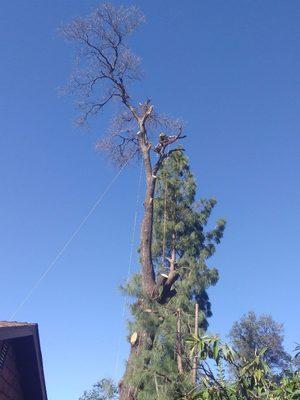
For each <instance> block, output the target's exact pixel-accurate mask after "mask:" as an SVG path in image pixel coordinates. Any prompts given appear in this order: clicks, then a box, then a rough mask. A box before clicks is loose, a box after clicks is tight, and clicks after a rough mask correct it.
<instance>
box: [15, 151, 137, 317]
mask: <svg viewBox="0 0 300 400" xmlns="http://www.w3.org/2000/svg"><path fill="white" fill-rule="evenodd" d="M130 160H131V158H130V159H128V160H127V162H126V163H125V164H123V166H122V167H121V168H120V169H119V171H118V172H117V174H116V175H115V176H114V177H113V179H112V180H111V181H110V183H109V184H108V185H107V187H106V188H105V189H104V191H103V192H102V193H101V194H100V196H99V197H98V198H97V200H96V201H95V203H94V205H93V206H92V207H91V208H90V210H89V212H88V213H87V214H86V216H85V217H84V218H83V219H82V221H81V222H80V224H79V225H78V226H77V228H76V229H75V230H74V232H73V233H72V235H71V236H70V238H69V239H68V240H67V241H66V242H65V244H64V245H63V246H62V248H61V249H60V250H59V251H58V253H57V254H56V256H55V257H54V259H53V260H52V261H51V263H50V264H49V265H48V267H47V268H46V269H45V271H44V272H43V273H42V275H41V276H40V277H39V279H38V280H37V281H36V282H35V283H34V285H33V286H32V287H31V289H30V290H29V292H28V293H27V295H26V296H25V297H24V298H23V300H22V301H21V302H20V303H19V305H18V306H17V308H16V309H15V311H14V312H13V313H12V315H11V316H10V319H9V320H10V321H11V320H13V319H14V318H15V316H16V314H18V312H19V311H20V310H21V309H22V308H23V307H24V305H25V304H26V303H27V302H28V301H29V300H30V298H31V297H32V295H33V293H34V292H35V290H36V289H37V288H38V287H39V286H40V284H41V283H42V282H43V280H44V279H45V278H46V277H47V275H48V274H49V273H50V272H51V271H52V270H53V268H54V267H55V264H56V263H57V261H58V260H59V259H60V258H61V257H62V255H63V254H64V252H65V251H66V249H67V248H68V247H69V245H70V244H71V243H72V242H73V240H74V239H75V237H76V236H77V235H78V234H79V232H80V231H81V229H82V228H83V226H84V225H85V224H86V222H87V221H88V219H89V218H90V216H91V215H92V214H93V213H94V212H95V210H96V209H97V207H98V206H99V205H100V204H101V202H102V200H103V198H104V197H105V195H106V194H107V193H108V192H109V191H110V189H111V188H112V186H113V184H114V183H115V182H116V180H117V179H118V178H119V176H120V175H121V173H122V172H123V170H124V168H125V167H126V166H127V164H128V163H129V161H130Z"/></svg>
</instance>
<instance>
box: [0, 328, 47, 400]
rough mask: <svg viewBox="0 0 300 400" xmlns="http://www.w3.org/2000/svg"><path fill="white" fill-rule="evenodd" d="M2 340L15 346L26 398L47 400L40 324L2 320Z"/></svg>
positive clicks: (0, 334)
mask: <svg viewBox="0 0 300 400" xmlns="http://www.w3.org/2000/svg"><path fill="white" fill-rule="evenodd" d="M0 341H9V342H10V343H12V344H13V346H14V348H15V351H16V355H17V360H18V365H19V370H20V375H21V379H22V386H23V388H24V392H25V398H26V399H27V398H28V399H35V400H47V393H46V385H45V378H44V370H43V361H42V353H41V346H40V339H39V331H38V325H37V324H33V323H28V322H17V321H0Z"/></svg>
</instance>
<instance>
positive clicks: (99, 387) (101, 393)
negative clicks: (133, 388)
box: [79, 379, 118, 400]
mask: <svg viewBox="0 0 300 400" xmlns="http://www.w3.org/2000/svg"><path fill="white" fill-rule="evenodd" d="M117 394H118V389H117V387H116V386H115V384H114V383H113V381H112V380H111V379H101V381H99V382H97V383H95V384H94V385H93V387H92V389H91V390H89V391H85V392H84V393H83V395H82V396H81V397H80V399H79V400H113V399H117Z"/></svg>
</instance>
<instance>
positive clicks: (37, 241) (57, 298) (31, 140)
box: [0, 0, 300, 400]
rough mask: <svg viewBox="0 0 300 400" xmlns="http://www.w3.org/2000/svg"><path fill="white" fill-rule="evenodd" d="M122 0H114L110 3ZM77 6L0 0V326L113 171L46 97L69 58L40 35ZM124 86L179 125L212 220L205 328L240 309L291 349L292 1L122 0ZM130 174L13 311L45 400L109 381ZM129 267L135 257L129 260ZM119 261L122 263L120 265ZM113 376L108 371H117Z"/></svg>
mask: <svg viewBox="0 0 300 400" xmlns="http://www.w3.org/2000/svg"><path fill="white" fill-rule="evenodd" d="M123 3H126V4H127V1H123ZM96 4H97V2H96V1H92V0H91V1H90V0H84V1H83V0H81V1H79V0H73V1H70V0H69V1H68V0H51V1H50V0H42V1H41V0H39V1H34V0H28V1H21V0H13V1H7V0H6V1H3V2H1V15H0V35H1V41H0V53H1V66H0V68H1V73H0V87H1V98H0V111H1V118H0V182H1V198H0V202H1V206H0V220H1V224H0V242H1V246H0V268H1V291H0V319H7V318H9V316H10V315H11V313H12V312H13V311H14V309H15V308H16V306H17V305H18V303H19V302H20V301H21V299H22V298H23V297H24V296H25V295H26V293H27V292H28V290H29V289H30V287H31V286H32V284H33V283H34V282H35V281H36V279H37V278H38V277H39V276H40V274H41V273H42V272H43V271H44V269H45V268H46V267H47V266H48V264H49V262H51V260H52V259H53V258H54V256H55V255H56V253H57V251H58V250H59V249H60V248H61V246H62V245H63V244H64V242H65V241H66V240H67V239H68V238H69V236H70V235H71V233H72V232H73V230H74V229H75V227H76V226H77V224H78V223H79V222H80V220H81V219H82V217H83V216H84V215H85V214H86V213H87V211H88V209H89V207H90V206H91V205H92V204H93V202H94V201H95V199H96V198H97V196H98V194H99V193H101V191H102V190H103V189H104V188H105V186H106V185H107V184H108V183H109V181H110V180H111V178H112V176H113V175H114V174H115V172H116V171H115V170H113V169H112V168H111V167H110V166H109V165H108V163H107V162H106V161H105V160H104V159H103V158H102V157H101V156H100V155H99V154H97V153H95V152H94V150H93V145H94V142H95V141H96V138H97V137H98V136H99V135H101V132H103V131H104V130H105V128H106V126H107V121H108V119H109V114H108V113H104V115H103V117H102V118H101V119H99V120H98V122H97V125H96V129H94V130H93V131H91V132H89V133H87V132H83V131H81V130H79V129H78V128H76V127H75V125H74V123H73V119H74V110H73V107H72V102H71V99H69V98H61V97H59V96H58V91H57V88H58V87H59V86H61V85H63V84H64V83H65V82H66V79H67V77H68V75H69V73H70V70H71V52H70V49H69V48H68V47H67V46H66V44H65V43H64V42H63V40H61V38H59V37H58V35H57V34H56V29H57V27H58V26H59V25H60V23H61V22H63V21H68V20H69V19H70V18H71V17H72V16H75V15H77V14H84V13H87V12H89V11H90V9H91V8H92V7H93V6H95V5H96ZM136 4H137V5H139V6H140V7H141V9H142V10H143V11H144V13H145V14H146V16H147V23H146V24H145V25H144V27H143V28H142V29H141V30H140V31H139V33H138V35H137V36H135V39H134V48H135V50H136V52H138V53H139V54H140V55H141V57H142V59H143V68H144V70H145V80H144V81H143V83H142V86H141V88H140V90H141V93H144V95H145V96H151V97H152V99H153V102H154V104H155V106H156V107H157V108H159V109H160V110H162V111H165V112H167V113H170V114H172V115H174V116H180V117H182V118H183V119H184V120H185V121H186V122H187V127H188V130H187V131H188V134H189V137H188V141H187V146H186V147H187V152H188V154H189V156H190V160H191V164H192V168H193V170H194V172H195V175H196V177H197V181H198V185H199V196H216V197H217V199H218V201H219V203H218V207H217V209H216V212H215V214H214V218H217V217H218V216H222V217H225V218H226V219H227V221H228V227H227V230H226V234H225V238H224V240H223V242H222V244H221V245H220V247H219V249H218V252H217V255H216V256H215V257H214V259H212V260H211V265H212V266H216V267H217V268H218V269H219V271H220V281H219V283H218V284H217V286H216V287H215V288H213V289H211V290H210V292H209V293H210V297H211V301H212V305H213V312H214V316H213V318H212V319H211V322H210V330H211V331H212V332H218V333H220V334H221V335H224V336H225V335H226V334H227V332H228V330H229V328H230V326H231V324H232V322H233V321H234V320H236V319H238V318H239V317H240V316H241V315H242V314H243V313H244V312H247V311H248V310H250V309H252V310H254V311H256V312H258V313H271V314H272V315H273V317H274V318H275V319H276V320H277V321H279V322H283V323H284V325H285V331H286V346H287V348H288V349H289V350H291V349H292V348H293V343H294V342H295V341H300V329H299V328H300V325H299V282H300V272H299V254H298V253H299V237H300V216H299V206H300V187H299V181H300V179H299V178H300V177H299V161H300V157H299V153H300V151H299V147H300V135H299V133H300V132H299V130H300V75H299V71H300V24H299V21H300V3H299V1H298V0H290V1H284V0H281V1H278V0H264V1H258V0H252V1H247V0H244V1H238V0H235V1H232V0H226V1H225V0H222V1H221V0H213V1H209V0H203V1H196V0H194V1H191V0H189V1H174V0H164V1H160V2H159V1H151V2H150V1H146V0H143V1H142V0H137V1H136ZM137 178H138V168H134V167H131V168H129V169H128V170H127V171H126V172H124V173H123V174H122V175H121V177H120V179H119V180H118V182H117V183H116V184H115V186H114V187H113V189H112V190H111V191H110V193H109V194H108V196H107V197H106V198H105V200H104V201H103V203H102V205H101V207H99V209H97V211H96V213H95V214H94V215H93V217H92V218H91V219H90V220H89V221H88V223H87V224H86V225H85V227H84V228H83V229H82V231H81V233H80V235H78V237H77V238H76V239H75V240H74V242H73V243H72V244H71V246H70V247H69V248H68V249H67V251H66V252H65V254H64V256H63V257H62V258H61V260H60V261H59V262H58V263H57V266H56V268H55V270H54V271H52V273H51V274H50V275H49V276H48V277H47V279H46V280H45V281H44V282H43V284H42V285H41V286H40V287H39V288H38V290H37V291H36V292H35V293H34V295H33V297H32V298H31V299H30V301H29V302H28V303H27V304H26V305H25V306H24V307H23V309H22V310H21V311H20V312H19V314H18V315H17V319H18V320H21V321H23V320H25V321H36V322H38V323H39V325H40V334H41V343H42V349H43V355H44V363H45V373H46V380H47V387H48V392H49V399H50V400H73V399H77V398H78V396H79V395H80V394H81V393H82V391H83V390H84V389H85V388H87V387H89V386H90V385H91V384H92V383H93V382H94V381H96V380H97V379H98V378H99V377H102V376H114V375H115V360H116V347H117V343H118V342H119V338H120V335H121V338H122V341H121V349H120V356H121V361H120V362H121V367H122V365H123V364H122V362H123V360H124V359H125V357H126V351H127V346H126V342H125V339H124V335H125V330H124V327H123V326H122V322H121V318H122V304H123V299H122V297H121V295H120V293H119V291H118V285H119V284H120V283H121V282H122V281H123V280H124V278H125V276H126V270H127V266H128V258H129V250H130V235H131V232H132V221H133V214H134V203H135V197H136V189H137ZM135 261H136V260H135ZM134 268H138V265H137V263H136V262H135V263H134ZM120 372H121V368H120V370H119V373H120Z"/></svg>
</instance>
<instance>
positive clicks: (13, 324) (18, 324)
mask: <svg viewBox="0 0 300 400" xmlns="http://www.w3.org/2000/svg"><path fill="white" fill-rule="evenodd" d="M21 326H22V327H24V326H37V324H32V323H30V322H17V321H0V329H1V328H18V327H21Z"/></svg>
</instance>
